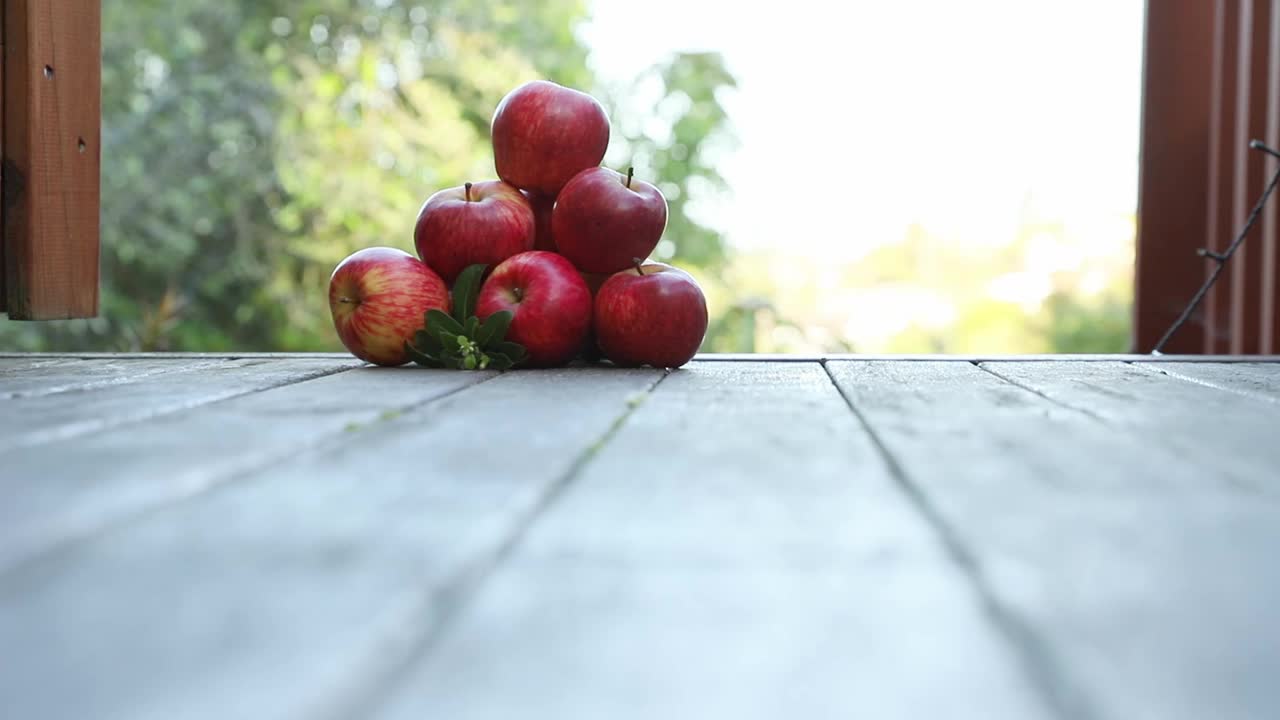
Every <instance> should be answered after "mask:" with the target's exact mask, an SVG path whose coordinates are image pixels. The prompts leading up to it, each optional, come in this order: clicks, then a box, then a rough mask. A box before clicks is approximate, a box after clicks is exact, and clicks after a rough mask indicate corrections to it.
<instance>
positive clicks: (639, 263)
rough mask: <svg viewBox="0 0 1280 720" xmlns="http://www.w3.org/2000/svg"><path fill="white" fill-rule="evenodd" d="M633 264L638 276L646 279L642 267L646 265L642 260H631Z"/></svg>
mask: <svg viewBox="0 0 1280 720" xmlns="http://www.w3.org/2000/svg"><path fill="white" fill-rule="evenodd" d="M631 264H633V265H635V266H636V274H637V275H639V276H640V277H644V269H643V268H642V267H641V266H642V265H644V261H643V260H641V259H640V258H631Z"/></svg>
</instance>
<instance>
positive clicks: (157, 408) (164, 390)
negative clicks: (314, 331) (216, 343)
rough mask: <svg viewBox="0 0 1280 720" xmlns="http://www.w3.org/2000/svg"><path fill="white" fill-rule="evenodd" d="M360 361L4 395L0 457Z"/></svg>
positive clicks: (250, 363)
mask: <svg viewBox="0 0 1280 720" xmlns="http://www.w3.org/2000/svg"><path fill="white" fill-rule="evenodd" d="M361 365H363V363H362V362H360V361H359V360H356V359H355V358H351V357H347V358H345V359H343V358H335V359H333V360H276V361H269V360H226V361H222V362H218V363H216V364H214V365H213V366H209V367H206V366H205V365H204V364H203V363H196V364H189V365H187V366H185V367H183V368H181V369H179V370H177V371H175V372H165V373H159V374H156V375H155V376H153V377H150V378H147V382H146V383H145V385H144V386H141V387H137V386H135V385H133V384H131V383H116V384H109V385H103V386H98V387H91V388H88V389H86V390H84V391H83V392H66V393H58V394H54V395H48V396H44V397H40V396H35V397H18V398H13V399H9V400H5V401H4V412H3V413H0V457H2V456H3V453H4V451H6V450H13V449H15V448H20V447H30V446H34V445H39V444H43V443H48V442H52V441H55V440H67V439H70V438H74V437H80V436H83V435H87V434H89V433H93V432H101V431H103V430H107V429H110V428H114V427H119V426H122V425H128V424H130V423H135V422H139V421H141V420H147V419H151V418H156V417H161V416H164V415H169V414H172V413H176V412H181V411H183V410H188V409H191V408H194V407H198V406H200V405H205V404H208V403H212V402H218V401H220V400H225V399H227V398H232V397H236V396H238V395H245V394H248V393H252V392H258V391H261V390H266V389H268V388H272V387H276V386H278V385H287V384H289V383H293V382H301V381H303V380H307V379H310V378H313V377H320V376H322V375H328V374H330V373H334V372H340V371H342V370H349V369H351V368H355V367H359V366H361Z"/></svg>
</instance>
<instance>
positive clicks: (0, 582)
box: [0, 369, 661, 720]
mask: <svg viewBox="0 0 1280 720" xmlns="http://www.w3.org/2000/svg"><path fill="white" fill-rule="evenodd" d="M384 372H397V371H384ZM401 372H404V373H405V374H406V376H409V375H412V376H417V375H419V373H413V372H410V371H401ZM388 377H390V376H388ZM424 377H425V376H424ZM660 377H661V373H660V372H657V371H647V370H635V371H622V370H609V369H583V370H551V371H529V372H518V373H508V374H505V375H503V376H501V377H499V378H497V379H495V380H493V381H491V382H485V383H482V384H480V385H477V386H474V387H472V388H470V389H468V390H467V391H465V392H464V393H462V394H460V395H456V396H454V397H451V398H449V399H447V400H445V401H444V402H442V403H439V404H432V405H428V406H425V407H422V408H420V409H418V410H414V411H410V412H406V413H404V414H403V415H401V416H399V417H397V418H393V419H388V420H386V421H385V422H382V423H379V424H378V426H377V427H376V428H374V427H370V428H369V429H367V430H364V431H361V432H359V433H355V434H352V435H350V436H344V437H348V439H347V440H346V441H345V442H335V443H333V444H332V446H327V447H326V449H325V451H323V452H316V453H307V454H303V455H302V456H300V457H298V458H296V459H293V460H291V461H290V462H288V463H285V464H281V465H278V466H275V467H271V468H264V469H263V470H261V471H260V472H257V473H254V474H253V475H251V476H247V477H243V478H240V479H239V480H238V481H237V482H236V483H234V484H231V485H227V486H225V487H224V488H222V489H221V490H220V491H219V492H214V493H207V494H204V495H202V496H200V497H199V498H197V499H194V500H192V501H190V502H186V503H181V504H178V505H175V506H172V507H169V508H166V509H165V510H163V511H161V512H156V513H152V514H148V515H147V516H145V517H143V518H139V519H138V520H137V521H135V522H133V523H130V524H129V525H127V526H124V527H121V528H118V529H117V530H116V531H114V532H111V533H107V534H104V535H102V536H100V537H97V538H95V539H94V540H93V541H92V542H87V543H81V544H78V545H76V546H75V547H73V548H70V549H68V550H67V551H66V552H64V553H60V554H59V555H58V556H57V557H56V558H49V560H48V561H47V562H42V563H39V564H36V565H26V566H24V568H23V569H22V570H21V571H20V572H18V573H16V574H10V575H9V576H7V577H4V578H2V579H0V637H2V638H4V653H5V656H6V657H20V658H22V662H21V663H13V664H10V663H6V664H5V668H4V672H0V708H2V709H3V713H2V714H4V715H5V716H6V717H10V716H12V717H31V718H36V717H38V718H42V720H59V719H62V718H71V719H74V720H80V719H82V718H86V717H93V718H97V719H101V720H113V719H123V718H139V717H156V718H171V717H181V718H184V719H185V720H202V719H204V718H217V719H219V720H221V719H223V718H227V717H261V718H282V717H295V718H316V717H333V718H337V717H360V716H362V715H363V712H362V710H361V709H362V708H363V707H364V704H365V703H367V702H368V699H369V693H370V692H371V691H374V690H376V688H378V687H380V682H381V679H382V678H383V677H384V676H385V675H386V674H387V673H388V672H391V671H393V670H394V668H395V667H397V666H398V665H399V664H400V663H402V662H403V660H404V657H405V656H406V655H408V654H411V653H412V652H413V650H414V648H416V647H417V646H418V645H419V644H420V643H421V642H423V640H424V638H425V637H429V636H431V635H433V634H434V633H435V632H436V631H437V630H438V627H439V625H440V624H441V623H443V622H444V621H445V620H446V619H447V618H448V617H449V616H450V615H451V614H452V613H453V612H454V611H455V608H456V605H457V604H458V603H459V602H460V601H461V599H462V598H464V597H465V596H466V594H467V592H468V590H467V588H468V587H469V586H470V585H471V584H474V583H475V582H478V581H479V580H480V579H481V578H483V576H484V574H485V573H486V572H487V568H488V567H489V566H490V565H491V564H492V563H494V562H496V559H497V558H498V557H500V556H501V555H502V553H504V552H506V549H507V548H508V546H509V544H510V543H512V542H514V541H515V538H516V537H518V535H519V533H520V532H521V531H522V529H523V527H524V526H525V525H526V524H527V523H529V522H531V521H532V518H534V517H536V515H537V513H538V512H539V511H540V509H541V508H542V507H543V506H544V505H545V504H546V503H548V502H550V500H551V498H553V497H554V495H555V492H556V489H557V488H558V487H560V486H562V484H563V483H565V482H570V481H571V480H572V476H573V473H574V468H575V467H576V466H577V463H578V460H577V459H578V458H580V457H582V456H584V455H585V454H586V453H589V452H590V449H591V447H592V445H593V444H595V443H597V442H598V441H599V439H600V438H601V437H602V435H603V434H604V433H606V432H607V429H608V428H609V427H610V426H611V423H614V422H616V421H617V420H618V418H619V417H620V416H621V415H622V414H623V413H624V412H626V411H627V410H628V408H629V400H630V399H631V398H633V397H635V396H637V394H640V395H643V393H644V392H645V391H646V389H647V388H649V387H651V386H652V384H653V383H654V382H655V381H656V380H657V379H658V378H660ZM90 599H91V600H90Z"/></svg>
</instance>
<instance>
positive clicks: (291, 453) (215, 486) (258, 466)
mask: <svg viewBox="0 0 1280 720" xmlns="http://www.w3.org/2000/svg"><path fill="white" fill-rule="evenodd" d="M330 374H334V375H336V374H337V373H330ZM497 377H500V375H493V376H492V377H486V378H483V379H480V380H477V381H476V382H473V383H469V384H466V385H461V386H459V387H456V388H450V389H448V390H446V391H444V392H442V393H440V394H439V395H433V396H431V397H429V398H426V399H424V400H420V401H418V402H414V403H409V404H407V405H403V406H399V407H393V408H388V409H387V410H385V411H384V412H383V415H384V416H390V417H399V416H400V415H402V414H404V413H408V412H411V411H414V410H418V409H420V408H424V407H427V406H429V405H432V404H434V403H437V402H441V401H443V400H445V399H447V398H450V397H452V396H454V395H457V394H458V393H460V392H463V391H464V390H468V389H470V388H473V387H476V386H477V385H481V384H483V383H486V382H489V381H490V380H493V379H494V378H497ZM312 379H319V378H312ZM278 387H283V386H278ZM271 389H276V388H271ZM249 394H251V393H249ZM210 404H212V403H210ZM375 422H376V421H375ZM353 435H358V433H352V432H351V427H350V426H346V427H342V428H339V429H337V430H335V431H333V432H329V433H321V434H317V435H311V436H308V438H307V440H306V441H304V442H301V443H297V444H294V445H289V446H288V447H286V448H282V449H281V450H280V451H278V452H275V453H272V454H271V455H269V456H267V457H265V458H262V459H261V460H259V461H258V462H256V463H254V464H253V465H250V466H248V467H233V468H231V469H229V470H228V471H227V472H225V473H222V474H221V475H215V476H213V477H210V478H206V479H205V480H203V481H201V482H198V483H188V484H186V485H184V486H183V487H182V488H181V490H182V492H181V493H180V494H175V495H169V496H166V497H164V498H160V499H158V500H156V501H155V502H151V503H146V504H143V505H141V506H139V507H137V508H135V509H133V510H131V511H129V512H125V513H121V514H120V515H117V516H114V517H110V518H105V519H103V520H102V521H100V522H98V523H97V524H95V525H93V526H91V527H89V528H87V529H84V530H82V531H80V532H77V533H71V534H68V535H66V536H64V537H63V538H61V539H59V540H56V541H54V542H52V543H50V544H48V545H45V546H43V547H41V548H39V549H38V550H35V551H32V552H30V553H28V554H27V555H20V556H19V557H18V558H17V559H16V560H11V561H9V562H8V563H0V580H3V579H5V578H7V577H11V576H16V575H19V574H20V573H22V572H23V571H24V570H26V569H27V568H30V567H34V566H37V565H39V564H40V563H42V562H44V561H45V560H47V559H48V558H50V557H56V556H58V555H59V554H61V553H64V552H69V551H71V550H72V549H74V548H75V547H78V546H80V545H83V544H84V543H87V542H90V541H92V540H95V539H97V538H99V537H101V536H103V535H106V534H108V533H110V532H113V531H115V530H118V529H122V528H124V527H126V526H128V525H129V524H131V523H133V522H136V521H138V520H141V519H143V518H146V517H147V516H149V515H152V514H154V513H156V512H159V511H161V510H166V509H169V508H171V507H173V506H175V505H179V504H181V503H184V502H188V501H190V500H194V499H196V498H200V497H202V496H205V495H208V494H209V493H212V492H215V491H217V490H221V489H223V488H226V487H229V486H232V485H234V484H236V483H237V482H238V481H240V480H244V479H247V478H249V477H251V476H253V475H254V474H255V473H258V472H260V471H262V470H265V469H268V468H270V467H272V466H273V465H277V464H279V463H281V462H284V461H286V460H292V459H294V458H296V457H297V456H298V455H299V454H300V453H304V452H308V451H311V450H315V449H316V448H319V447H321V446H322V445H323V446H325V449H326V450H329V449H332V448H333V447H334V442H333V441H334V440H335V439H338V440H339V441H340V442H339V444H345V443H344V442H341V441H344V440H350V441H351V442H354V437H353Z"/></svg>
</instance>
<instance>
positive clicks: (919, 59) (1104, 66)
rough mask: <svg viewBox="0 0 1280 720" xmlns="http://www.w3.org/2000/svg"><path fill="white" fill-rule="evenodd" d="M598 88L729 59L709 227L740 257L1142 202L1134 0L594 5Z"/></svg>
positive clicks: (998, 233)
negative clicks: (695, 59) (667, 66)
mask: <svg viewBox="0 0 1280 720" xmlns="http://www.w3.org/2000/svg"><path fill="white" fill-rule="evenodd" d="M592 13H593V20H592V22H591V23H590V24H589V25H587V26H585V27H583V28H582V30H581V32H582V36H583V37H584V39H585V40H586V41H587V43H588V44H589V46H590V47H591V48H592V49H593V56H592V62H593V64H594V66H595V68H596V70H597V72H599V73H600V75H601V76H602V78H603V79H605V80H606V82H607V81H610V80H627V79H630V78H633V77H635V76H636V75H637V74H638V73H639V72H640V71H642V70H643V69H645V68H646V67H648V66H649V65H651V64H652V63H654V62H655V61H657V60H659V59H661V58H662V57H663V56H664V55H666V54H668V53H670V52H672V51H676V50H714V51H719V52H721V53H723V55H724V56H725V59H726V61H727V63H728V65H729V68H730V70H731V71H732V72H733V73H734V74H735V75H737V77H738V78H739V81H740V85H741V86H740V89H739V91H738V92H736V93H734V94H733V95H732V96H731V97H730V98H729V102H730V105H729V110H730V114H731V117H732V118H733V122H734V124H735V126H736V131H737V136H738V138H739V141H740V143H741V144H740V146H739V148H738V150H737V151H736V152H735V153H734V155H733V156H731V158H730V159H729V160H728V161H727V162H726V164H725V166H724V168H723V171H724V174H725V176H726V178H727V179H728V181H729V183H730V184H731V185H732V187H733V190H734V196H733V198H732V199H731V201H730V202H729V203H726V204H725V205H724V206H723V207H717V208H712V209H708V210H706V216H707V219H708V220H710V221H711V222H712V223H713V224H715V225H716V226H718V227H719V228H721V229H723V230H725V231H726V232H727V234H728V237H729V239H730V241H731V242H733V243H734V244H736V245H738V246H740V247H744V248H786V249H787V250H788V251H791V252H797V253H804V254H811V255H815V256H822V257H827V258H832V257H835V258H841V259H853V258H856V257H858V256H860V255H862V254H863V253H865V252H867V251H868V250H869V249H871V248H872V247H874V246H876V245H878V244H880V243H883V242H887V241H893V240H897V239H899V238H901V237H902V236H903V234H904V232H905V230H906V227H907V225H908V224H910V223H912V222H920V223H923V224H925V225H926V226H927V227H928V228H929V230H930V231H931V232H933V233H936V234H940V235H944V236H946V237H950V238H954V239H955V240H956V241H958V242H972V243H979V244H984V243H992V244H1003V243H1006V242H1008V241H1009V240H1011V239H1012V236H1013V232H1014V228H1015V227H1016V226H1017V224H1018V221H1019V213H1020V212H1021V209H1022V208H1023V207H1024V206H1025V205H1026V203H1027V202H1028V201H1030V202H1032V203H1033V205H1034V207H1035V208H1036V209H1037V213H1038V214H1039V215H1041V216H1045V215H1048V216H1053V217H1058V216H1062V217H1075V218H1080V217H1088V218H1093V219H1095V220H1096V219H1105V218H1115V217H1123V216H1126V215H1128V214H1130V213H1132V212H1133V209H1134V205H1135V198H1136V183H1137V154H1138V130H1139V127H1138V124H1139V90H1140V72H1141V51H1142V23H1143V2H1142V0H1073V1H1072V2H1062V0H966V1H965V2H958V1H957V0H846V1H845V2H838V1H835V0H828V1H823V0H811V1H810V2H796V1H794V0H793V1H792V2H787V3H777V2H762V3H751V2H741V0H739V1H736V2H734V1H731V0H646V2H643V3H639V2H634V1H627V0H595V2H594V4H593V7H592Z"/></svg>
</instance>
